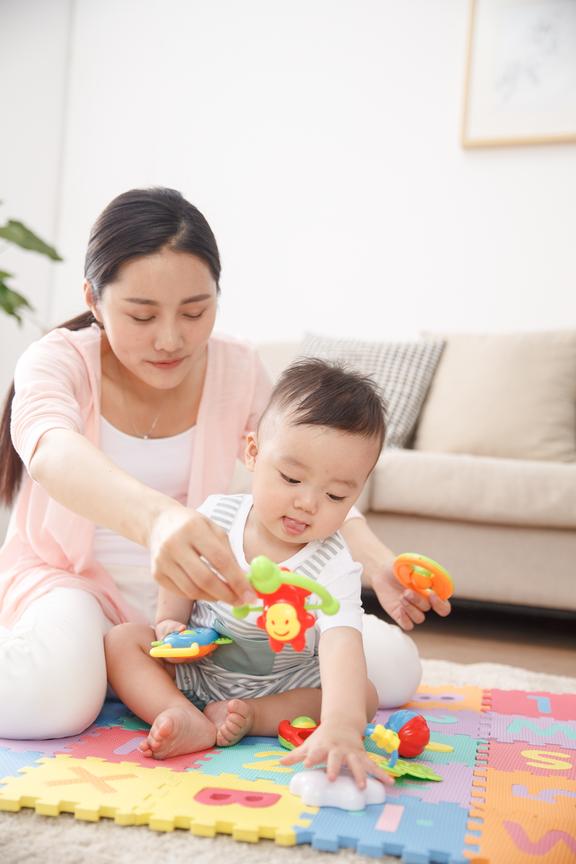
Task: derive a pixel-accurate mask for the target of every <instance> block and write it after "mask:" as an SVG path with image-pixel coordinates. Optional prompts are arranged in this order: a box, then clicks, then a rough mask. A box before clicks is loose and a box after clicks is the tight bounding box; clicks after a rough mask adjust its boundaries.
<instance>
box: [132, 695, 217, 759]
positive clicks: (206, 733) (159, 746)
mask: <svg viewBox="0 0 576 864" xmlns="http://www.w3.org/2000/svg"><path fill="white" fill-rule="evenodd" d="M190 708H191V709H192V710H188V709H187V708H185V707H181V706H179V705H175V706H173V707H171V708H166V710H165V711H162V712H161V713H160V714H159V715H158V716H157V717H156V719H155V720H154V723H153V724H152V727H151V729H150V732H149V733H148V737H147V739H146V741H144V742H142V744H140V747H139V750H140V751H141V752H142V753H143V754H144V756H151V757H152V758H154V759H167V758H168V757H169V756H181V755H183V754H184V753H196V752H197V751H198V750H206V749H207V748H208V747H213V746H214V743H215V741H216V729H215V727H214V725H213V724H212V723H209V722H208V721H207V719H206V717H204V715H203V714H201V713H200V711H198V710H197V709H196V708H194V706H192V705H191V706H190Z"/></svg>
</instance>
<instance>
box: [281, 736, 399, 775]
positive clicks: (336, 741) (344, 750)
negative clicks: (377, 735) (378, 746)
mask: <svg viewBox="0 0 576 864" xmlns="http://www.w3.org/2000/svg"><path fill="white" fill-rule="evenodd" d="M297 762H303V763H304V768H313V767H314V766H315V765H323V764H325V765H326V774H327V776H328V779H329V780H335V779H336V777H338V775H339V773H340V771H341V769H342V767H343V766H346V767H347V768H348V770H349V771H350V773H351V775H352V777H353V778H354V780H355V781H356V785H357V786H358V788H359V789H364V788H365V787H366V776H367V775H368V774H371V775H372V776H373V777H376V778H377V779H378V780H380V781H381V782H382V783H385V784H386V785H387V786H391V785H392V784H393V783H394V779H393V778H392V777H391V776H390V774H388V773H387V772H386V771H384V769H383V768H380V767H379V766H378V765H377V764H376V762H374V761H373V760H372V759H371V758H370V756H369V755H368V753H367V752H366V750H365V749H364V740H363V738H362V734H361V733H359V732H358V729H356V728H355V727H354V726H351V725H346V724H345V723H344V722H343V723H338V722H337V721H335V720H329V721H323V722H322V723H321V724H320V726H319V727H318V728H317V729H316V730H315V731H314V732H313V733H312V735H310V736H309V737H308V738H307V739H306V740H305V741H304V743H303V744H301V745H300V747H296V748H295V749H294V750H292V751H290V753H288V754H287V755H286V756H284V757H283V758H282V759H281V760H280V763H281V764H282V765H295V764H296V763H297Z"/></svg>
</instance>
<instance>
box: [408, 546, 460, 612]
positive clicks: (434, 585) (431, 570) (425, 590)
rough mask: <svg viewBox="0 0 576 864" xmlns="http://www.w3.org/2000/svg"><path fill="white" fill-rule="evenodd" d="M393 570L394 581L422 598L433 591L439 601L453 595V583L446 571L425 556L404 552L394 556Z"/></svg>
mask: <svg viewBox="0 0 576 864" xmlns="http://www.w3.org/2000/svg"><path fill="white" fill-rule="evenodd" d="M393 568H394V575H395V576H396V579H398V581H399V582H401V583H402V585H404V587H405V588H411V589H412V590H413V591H416V593H417V594H421V595H422V597H427V596H428V594H429V593H430V591H434V593H435V594H437V595H438V597H440V599H441V600H447V599H448V598H449V597H451V596H452V594H453V593H454V582H453V581H452V577H451V576H450V574H449V573H448V571H447V570H445V569H444V567H442V566H441V565H440V564H438V562H437V561H433V560H432V558H427V557H426V556H425V555H418V554H417V553H416V552H404V553H403V554H402V555H397V556H396V558H395V559H394V564H393Z"/></svg>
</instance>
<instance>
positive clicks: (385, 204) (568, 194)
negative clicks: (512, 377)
mask: <svg viewBox="0 0 576 864" xmlns="http://www.w3.org/2000/svg"><path fill="white" fill-rule="evenodd" d="M467 5H468V4H467V3H466V2H465V0H434V2H433V3H431V2H430V0H404V2H401V3H399V2H396V0H243V2H242V3H238V2H236V0H210V2H209V3H206V2H201V0H98V2H94V0H69V2H64V0H51V2H50V3H45V2H42V0H3V3H2V5H1V6H0V10H1V11H0V14H1V22H0V24H1V26H0V33H1V34H2V36H1V37H0V38H1V39H2V42H1V43H0V55H1V56H2V59H1V61H0V62H1V64H2V67H3V68H4V67H5V68H6V71H7V72H8V73H11V75H12V76H13V77H12V79H11V81H12V82H13V83H11V84H10V87H8V86H7V85H6V83H5V82H4V88H5V89H6V93H7V95H8V103H7V105H6V104H5V101H4V99H3V100H2V114H3V120H5V118H6V114H7V116H8V121H9V122H8V123H7V124H6V127H5V128H6V129H8V130H9V135H8V142H6V141H5V140H2V145H1V146H2V148H3V149H2V154H3V156H4V159H3V163H4V165H5V164H6V156H5V153H6V149H8V153H9V156H10V160H9V164H10V172H9V183H6V182H5V181H4V180H3V181H2V184H1V187H2V188H0V197H4V198H5V199H7V198H8V197H10V203H11V205H13V207H12V208H11V209H13V211H14V213H16V211H17V210H18V214H19V215H20V216H21V217H27V218H28V220H29V221H30V222H31V223H32V224H33V226H34V227H36V228H37V229H38V230H42V231H44V233H45V234H48V235H49V236H50V235H52V238H53V239H54V240H56V241H57V243H58V246H59V248H60V249H61V251H62V253H63V254H64V255H65V257H66V262H65V264H64V265H58V266H57V267H53V266H52V267H50V266H49V265H47V264H45V263H44V262H42V261H41V260H40V259H38V261H37V262H36V263H35V265H34V266H35V268H37V270H35V272H34V274H33V277H32V278H30V279H26V280H21V284H22V287H24V288H29V289H30V290H29V291H28V293H30V294H32V295H33V296H37V299H38V302H37V305H38V308H39V311H40V312H41V313H42V315H44V316H45V320H46V322H47V323H57V322H59V321H61V320H63V318H64V317H67V316H68V315H70V314H73V313H74V312H76V311H78V310H79V309H80V305H81V281H82V262H83V255H84V248H85V244H86V239H87V234H88V231H89V228H90V225H91V223H92V221H93V220H94V218H95V217H96V215H97V213H98V212H99V210H100V209H101V208H102V207H103V206H104V205H105V204H106V203H107V202H108V200H109V199H110V198H111V197H113V196H114V195H115V194H117V193H118V192H120V191H123V190H125V189H127V188H130V187H131V186H141V185H148V184H164V185H173V186H175V187H177V188H179V189H181V190H182V191H183V192H184V193H185V194H186V195H187V196H188V197H189V198H190V199H191V200H192V201H194V203H196V204H197V205H198V206H199V207H200V208H201V209H202V210H203V211H204V212H205V214H206V216H207V217H208V219H209V220H210V222H211V224H212V226H213V228H214V230H215V232H216V234H217V237H218V240H219V244H220V247H221V252H222V258H223V264H224V277H223V282H222V287H223V297H222V304H221V317H220V322H219V327H220V329H225V330H228V331H230V332H234V333H236V334H238V335H242V336H246V337H249V338H254V339H262V338H275V337H280V338H285V339H290V338H297V337H299V336H300V335H301V333H302V332H303V330H304V329H305V328H309V329H316V330H321V331H324V332H328V333H333V334H339V335H356V336H365V337H373V338H378V337H382V336H383V337H387V338H388V337H394V336H400V337H403V336H411V335H413V334H416V333H417V332H418V331H419V330H421V329H424V328H426V329H438V328H440V329H476V330H478V329H490V330H495V329H517V328H518V329H519V328H524V329H529V328H554V327H571V326H574V306H573V300H572V297H573V289H574V283H575V276H576V255H575V254H574V241H573V237H574V222H575V220H574V217H575V216H576V203H575V202H576V147H575V146H571V145H566V146H548V147H528V148H523V149H521V148H513V149H508V150H504V149H502V150H490V151H488V150H486V151H463V150H462V149H461V148H460V146H459V124H460V113H461V102H462V91H463V74H464V61H465V46H466V30H467ZM70 7H71V8H72V10H73V14H72V15H71V14H70ZM70 21H71V22H72V38H71V55H70V63H69V66H68V61H67V54H66V50H67V49H66V35H67V27H68V25H69V23H70ZM6 48H8V54H7V55H6V54H5V53H4V52H5V49H6ZM575 62H576V58H575ZM14 76H15V77H14ZM63 76H64V78H65V79H66V80H67V83H68V86H69V90H68V93H67V102H66V99H65V94H64V91H63V86H62V84H63ZM66 76H67V78H66ZM2 77H4V76H2ZM62 120H65V122H66V134H65V138H64V141H63V142H62V141H61V140H60V130H61V123H62ZM3 126H4V123H3ZM10 132H11V133H12V134H11V135H10ZM2 139H4V135H3V136H2ZM60 164H61V166H62V173H61V174H60V173H59V165H60ZM4 165H3V167H4ZM4 173H5V172H3V174H4ZM6 190H8V191H6ZM8 192H10V196H8ZM4 263H6V264H7V263H8V259H7V258H6V261H5V262H4V261H3V264H4ZM27 266H32V265H31V264H30V265H27ZM18 269H19V273H20V274H22V275H24V270H23V265H21V264H20V262H18ZM26 272H28V271H26ZM0 328H1V329H0V333H1V334H2V336H4V333H5V332H8V330H10V333H12V331H13V330H14V328H13V326H12V324H11V322H5V321H4V320H3V319H1V318H0ZM2 356H3V359H4V358H5V359H6V360H7V364H6V367H7V368H9V367H11V365H12V363H13V356H14V352H13V351H11V350H9V351H8V353H7V354H5V348H4V347H3V348H2ZM4 365H5V364H4V363H3V366H4Z"/></svg>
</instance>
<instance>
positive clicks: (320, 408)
mask: <svg viewBox="0 0 576 864" xmlns="http://www.w3.org/2000/svg"><path fill="white" fill-rule="evenodd" d="M274 408H280V409H282V410H287V411H289V412H290V415H291V422H292V423H293V424H294V425H295V426H327V427H328V428H330V429H339V430H341V431H342V432H350V433H351V434H353V435H360V436H362V437H363V438H375V439H376V441H377V442H378V445H379V448H378V449H379V451H380V450H381V449H382V446H383V444H384V438H385V436H386V419H385V416H386V411H385V407H384V402H383V400H382V397H381V396H380V394H379V392H378V389H377V387H376V384H375V383H374V382H373V381H372V380H371V379H370V378H368V377H366V376H365V375H361V374H360V373H358V372H354V371H353V370H351V369H347V368H346V367H344V366H341V365H339V364H337V363H328V362H326V361H325V360H320V359H318V358H317V357H308V358H304V359H302V360H296V361H295V362H294V363H292V364H291V365H290V366H288V368H287V369H285V370H284V372H283V373H282V375H281V376H280V378H279V380H278V383H277V384H276V386H275V387H274V390H273V391H272V395H271V397H270V401H269V403H268V407H267V408H266V411H265V412H264V416H266V414H268V412H269V411H270V410H273V409H274Z"/></svg>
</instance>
